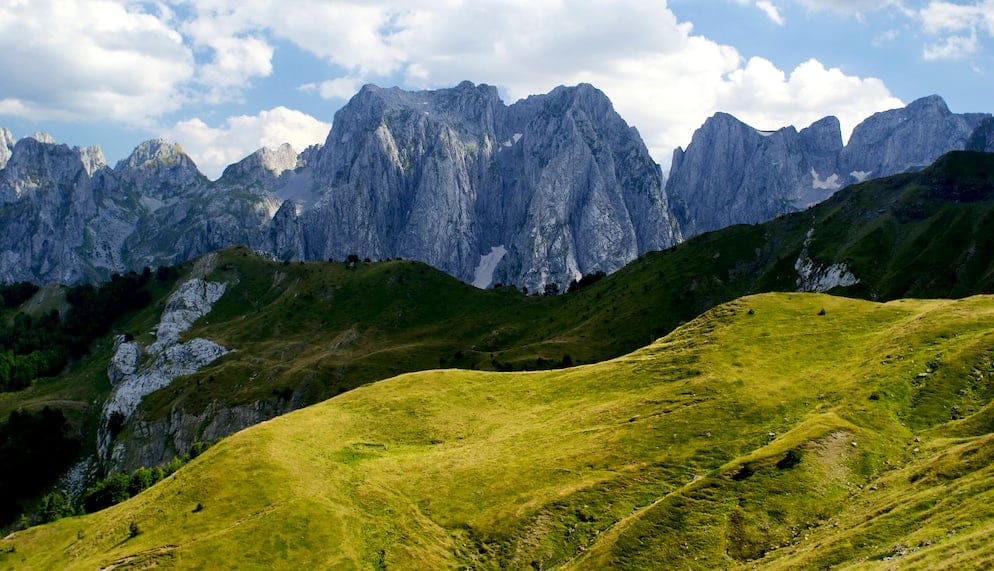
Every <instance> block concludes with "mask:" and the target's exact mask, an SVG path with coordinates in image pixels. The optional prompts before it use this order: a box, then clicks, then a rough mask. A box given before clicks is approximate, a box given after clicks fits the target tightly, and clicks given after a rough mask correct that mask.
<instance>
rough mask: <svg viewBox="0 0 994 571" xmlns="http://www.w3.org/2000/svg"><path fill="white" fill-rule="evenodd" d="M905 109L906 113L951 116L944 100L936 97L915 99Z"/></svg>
mask: <svg viewBox="0 0 994 571" xmlns="http://www.w3.org/2000/svg"><path fill="white" fill-rule="evenodd" d="M905 109H906V110H907V111H908V113H937V114H939V115H952V111H950V110H949V106H948V105H946V100H945V99H943V98H942V97H940V96H938V95H929V96H927V97H921V98H919V99H915V100H914V101H912V102H911V103H909V104H908V106H907V107H905Z"/></svg>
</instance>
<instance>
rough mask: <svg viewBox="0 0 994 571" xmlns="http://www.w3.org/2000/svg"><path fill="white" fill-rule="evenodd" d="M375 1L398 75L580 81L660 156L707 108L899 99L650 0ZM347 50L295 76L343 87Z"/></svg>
mask: <svg viewBox="0 0 994 571" xmlns="http://www.w3.org/2000/svg"><path fill="white" fill-rule="evenodd" d="M758 4H759V3H757V4H756V5H758ZM767 4H769V7H771V8H774V7H775V6H774V5H773V4H772V3H767ZM373 5H375V6H378V7H381V8H382V10H381V11H378V12H376V13H377V14H378V18H379V19H380V20H382V21H388V22H391V25H390V26H389V27H388V29H386V30H380V31H379V32H377V33H378V37H379V40H378V41H371V42H370V45H375V46H379V49H380V50H381V51H382V53H383V54H389V57H382V58H381V57H377V58H375V59H376V60H377V61H380V60H382V61H389V62H391V63H390V65H389V66H388V67H389V69H391V70H392V72H393V73H394V74H400V75H401V76H402V77H403V78H404V82H405V84H406V85H407V86H408V87H413V88H434V87H443V86H451V85H454V84H456V83H458V82H459V81H461V80H464V79H469V80H472V81H475V82H485V83H492V84H496V85H498V86H499V87H501V88H502V89H503V91H504V93H506V94H507V95H508V96H509V99H510V100H512V101H513V100H515V99H517V98H520V97H524V96H527V95H530V94H533V93H544V92H547V91H549V90H550V89H552V88H554V87H555V86H556V85H559V84H567V85H569V84H575V83H578V82H589V83H592V84H594V85H595V86H597V87H599V88H600V89H602V90H603V91H604V92H605V93H606V94H607V95H608V96H609V97H610V98H611V100H612V101H613V102H614V104H615V107H616V108H617V109H618V111H619V112H620V113H621V115H622V116H623V117H625V119H626V120H628V121H629V122H630V123H632V124H634V125H636V126H637V127H638V128H639V131H640V133H641V134H642V136H643V138H644V139H645V140H646V143H647V144H648V146H649V147H650V150H651V151H652V153H653V156H654V157H656V159H657V160H658V161H660V162H661V163H664V164H668V162H669V160H670V155H671V151H672V149H673V148H674V147H676V146H681V145H685V144H687V142H689V140H690V138H691V135H692V134H693V132H694V130H695V129H696V128H697V127H699V126H700V125H701V123H703V121H704V120H705V119H706V118H707V117H708V116H710V115H711V114H713V113H714V112H716V111H730V112H733V113H738V114H741V115H743V116H744V118H746V119H747V120H751V121H754V122H756V123H757V124H760V125H764V126H769V127H780V126H783V125H787V124H794V125H797V126H799V127H802V126H806V125H807V124H809V123H810V122H812V121H814V120H816V119H818V118H820V117H822V116H824V115H828V114H838V115H839V116H840V119H841V121H842V123H843V125H844V126H845V128H846V130H847V131H848V130H851V129H852V127H853V125H854V124H855V123H856V122H858V121H859V120H861V119H863V118H865V117H866V116H867V115H869V114H871V113H873V112H875V111H879V110H882V109H888V108H893V107H895V106H899V105H900V104H901V102H900V101H899V100H897V99H896V98H894V97H893V96H891V94H890V93H889V91H888V90H887V88H886V87H885V86H884V84H883V83H882V82H881V81H880V80H876V79H867V78H859V77H854V76H848V75H845V74H844V73H843V72H841V71H840V70H839V69H837V68H832V69H827V68H826V67H825V66H824V65H822V64H820V63H818V62H816V61H812V62H807V63H806V64H802V65H801V66H798V68H797V69H795V70H793V71H789V73H788V72H784V71H782V70H779V69H777V68H776V67H775V66H774V65H773V64H772V63H770V62H769V61H766V60H759V59H753V60H750V61H749V62H748V64H747V62H746V61H745V60H744V58H743V57H742V56H741V55H740V54H739V52H738V51H737V50H735V48H733V47H731V46H727V45H722V44H719V43H717V42H714V41H711V40H709V39H707V38H705V37H702V36H698V35H694V34H693V31H692V26H691V25H690V24H687V23H681V22H678V21H677V19H676V17H675V16H674V14H673V13H672V12H671V11H670V10H669V9H668V8H667V7H666V6H665V5H664V4H663V3H662V2H658V1H656V0H617V1H615V2H612V3H603V2H594V1H587V2H579V1H578V2H571V3H564V2H540V3H535V2H525V1H522V0H478V1H476V2H473V3H472V4H469V3H460V2H449V3H445V4H440V3H437V2H424V1H422V2H407V3H404V4H403V8H400V7H396V6H399V5H394V4H391V3H389V2H377V3H370V6H373ZM371 9H372V8H371ZM777 15H779V12H777ZM363 21H364V20H363V18H360V27H362V26H363V25H364V24H362V22H363ZM338 25H341V23H340V22H339V23H338ZM354 57H355V59H351V60H350V59H348V58H347V57H346V55H345V54H343V53H338V54H336V56H335V59H334V60H333V61H334V63H336V64H338V65H341V66H342V67H344V68H346V69H349V70H353V71H352V72H351V73H350V74H348V76H347V77H343V78H339V79H332V80H330V81H328V82H324V83H322V84H310V85H307V86H303V88H304V89H309V90H311V91H315V92H320V93H321V94H323V95H324V96H325V97H329V98H343V97H347V96H348V95H350V93H349V92H350V91H352V92H354V88H355V87H357V86H358V85H359V84H361V83H364V82H366V81H376V80H377V79H378V78H377V76H376V74H375V73H363V72H361V71H357V70H362V69H373V68H372V66H370V65H369V64H368V63H366V58H368V57H370V56H369V54H365V53H357V54H355V56H354ZM763 62H765V63H763ZM760 94H762V96H761V95H760Z"/></svg>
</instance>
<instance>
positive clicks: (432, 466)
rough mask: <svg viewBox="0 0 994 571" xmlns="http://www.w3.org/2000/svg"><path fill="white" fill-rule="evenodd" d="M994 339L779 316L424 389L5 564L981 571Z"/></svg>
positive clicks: (973, 309) (883, 313)
mask: <svg viewBox="0 0 994 571" xmlns="http://www.w3.org/2000/svg"><path fill="white" fill-rule="evenodd" d="M992 317H994V299H992V298H991V297H988V296H981V297H973V298H969V299H964V300H958V301H910V300H903V301H895V302H891V303H887V304H878V303H872V302H866V301H857V300H851V299H845V298H838V297H829V296H825V295H813V294H767V295H761V296H753V297H747V298H743V299H740V300H737V301H735V302H733V303H729V304H725V305H722V306H720V307H718V308H715V309H714V310H712V311H710V312H708V313H706V314H705V315H703V316H701V317H700V318H698V319H696V320H694V321H692V322H690V323H688V324H686V325H684V326H682V327H680V328H679V329H677V330H676V331H674V332H673V333H671V334H670V335H668V336H666V337H665V338H663V339H661V340H659V341H658V342H656V343H653V344H652V345H650V346H648V347H646V348H644V349H642V350H639V351H636V352H634V353H632V354H629V355H626V356H624V357H620V358H618V359H614V360H611V361H607V362H604V363H600V364H594V365H586V366H581V367H575V368H570V369H565V370H559V371H549V372H533V373H497V372H471V371H459V370H439V371H428V372H423V373H415V374H408V375H403V376H400V377H397V378H393V379H390V380H387V381H382V382H378V383H375V384H372V385H369V386H366V387H362V388H359V389H356V390H353V391H350V392H348V393H346V394H344V395H340V396H338V397H336V398H333V399H331V400H328V401H326V402H323V403H321V404H318V405H315V406H312V407H309V408H306V409H303V410H300V411H297V412H294V413H291V414H287V415H285V416H282V417H280V418H277V419H273V420H271V421H269V422H266V423H263V424H261V425H259V426H256V427H254V428H251V429H249V430H246V431H243V432H240V433H239V434H237V435H235V436H233V437H231V438H228V439H226V440H224V441H222V442H221V443H219V444H217V445H215V446H214V447H213V448H211V449H210V450H208V451H207V452H206V453H205V454H203V455H202V456H200V457H198V458H197V459H196V460H194V461H193V462H192V463H191V464H189V465H188V466H187V467H185V468H184V469H182V470H180V471H179V472H178V473H176V474H175V475H173V476H172V477H170V478H169V479H167V480H165V481H164V482H162V483H160V484H158V485H156V486H155V487H153V488H152V489H150V490H148V491H146V492H144V493H142V494H141V495H139V496H137V497H136V498H133V499H131V500H129V501H127V502H125V503H123V504H120V505H117V506H115V507H112V508H109V509H108V510H105V511H103V512H99V513H96V514H92V515H88V516H85V517H82V518H71V519H67V520H62V521H59V522H57V523H55V524H51V525H46V526H42V527H36V528H32V529H29V530H27V531H24V532H20V533H17V534H15V535H13V536H12V537H9V538H7V539H5V540H3V541H0V553H3V555H0V568H3V569H7V568H11V569H13V568H24V567H31V568H84V569H92V568H96V567H100V568H105V567H108V566H120V565H131V566H151V565H175V566H179V567H198V566H206V567H218V566H222V567H232V566H239V565H250V566H267V565H285V566H290V567H304V566H307V567H314V566H325V567H327V566H335V567H338V568H370V567H373V568H376V567H379V568H383V567H398V566H399V567H405V568H411V567H419V568H425V567H432V568H446V567H456V566H460V565H472V566H476V567H483V568H496V567H501V566H509V567H512V568H522V567H528V566H533V567H539V568H550V567H564V568H577V569H583V568H604V567H607V566H611V567H618V568H644V567H645V566H646V565H648V564H651V563H653V562H655V563H658V562H660V561H667V562H669V563H671V564H673V565H675V566H686V567H691V568H724V567H737V566H746V565H749V566H753V565H757V566H762V567H770V568H796V567H799V566H803V567H825V566H830V565H846V564H860V565H863V566H869V567H877V566H878V567H885V566H890V565H893V564H894V563H895V562H897V561H899V562H900V564H901V565H902V568H916V567H929V566H933V565H935V564H936V563H938V562H942V564H944V565H962V566H982V565H984V564H985V563H986V564H989V563H990V562H991V560H992V557H994V554H992V553H991V550H990V548H989V543H988V542H987V541H986V537H988V536H989V533H990V531H991V529H992V526H994V509H992V508H991V507H990V506H991V505H992V504H991V502H990V501H987V500H985V498H986V497H987V495H989V491H988V490H990V489H991V486H992V484H994V482H992V480H991V472H990V470H989V468H988V466H989V464H990V461H989V458H988V456H989V448H990V446H989V441H990V435H989V434H988V432H989V426H990V410H991V409H990V401H991V397H992V396H994V379H992V376H991V375H992V374H994V362H992V355H991V352H990V347H991V346H992V341H994V328H992V327H991V325H990V324H991V323H992ZM132 523H133V524H134V526H132V525H131V524H132ZM129 528H130V530H129Z"/></svg>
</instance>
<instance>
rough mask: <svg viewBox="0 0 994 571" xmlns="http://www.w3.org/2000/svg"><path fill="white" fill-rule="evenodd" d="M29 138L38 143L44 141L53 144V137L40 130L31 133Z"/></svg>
mask: <svg viewBox="0 0 994 571" xmlns="http://www.w3.org/2000/svg"><path fill="white" fill-rule="evenodd" d="M31 138H32V139H34V140H36V141H38V142H39V143H45V144H48V145H54V144H55V137H53V136H51V135H49V134H48V133H42V132H41V131H38V132H37V133H35V134H34V135H31Z"/></svg>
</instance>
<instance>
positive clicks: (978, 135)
mask: <svg viewBox="0 0 994 571" xmlns="http://www.w3.org/2000/svg"><path fill="white" fill-rule="evenodd" d="M966 150H968V151H978V152H981V153H994V118H991V117H989V118H987V119H984V120H983V121H981V122H980V125H979V126H977V128H976V130H974V131H973V134H971V135H970V139H969V140H968V141H967V143H966Z"/></svg>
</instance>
